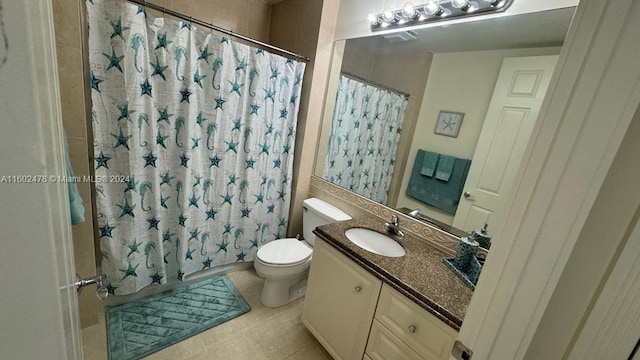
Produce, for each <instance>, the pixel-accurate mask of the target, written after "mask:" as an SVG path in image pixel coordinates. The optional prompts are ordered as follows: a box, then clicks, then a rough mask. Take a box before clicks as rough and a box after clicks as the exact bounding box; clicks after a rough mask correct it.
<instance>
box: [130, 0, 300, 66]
mask: <svg viewBox="0 0 640 360" xmlns="http://www.w3.org/2000/svg"><path fill="white" fill-rule="evenodd" d="M127 1H129V2H132V3H134V4H138V5H140V6H144V7H147V8H150V9H153V10H157V11H161V12H162V13H163V14H168V15H171V16H173V17H177V18H179V19H182V20H185V21H189V22H191V23H194V24H198V25H201V26H204V27H207V28H209V29H211V30H215V31H217V32H220V33H223V34H225V35H229V36H233V37H235V38H238V39H242V40H244V41H247V42H250V43H252V44H256V45H259V46H262V47H264V48H267V49H269V50H273V51H276V52H279V53H280V54H286V55H289V56H290V57H293V58H296V59H299V60H301V61H304V62H307V63H308V62H309V61H311V59H310V58H308V57H306V56H304V55H300V54H296V53H294V52H292V51H289V50H285V49H282V48H279V47H277V46H273V45H269V44H267V43H263V42H262V41H259V40H256V39H253V38H250V37H248V36H244V35H242V34H238V33H235V32H233V31H231V30H227V29H224V28H221V27H219V26H216V25H213V24H210V23H207V22H204V21H202V20H198V19H194V18H193V17H191V16H188V15H185V14H182V13H179V12H177V11H173V10H171V9H167V8H166V7H164V6H160V5H156V4H153V3H150V2H147V1H146V0H127Z"/></svg>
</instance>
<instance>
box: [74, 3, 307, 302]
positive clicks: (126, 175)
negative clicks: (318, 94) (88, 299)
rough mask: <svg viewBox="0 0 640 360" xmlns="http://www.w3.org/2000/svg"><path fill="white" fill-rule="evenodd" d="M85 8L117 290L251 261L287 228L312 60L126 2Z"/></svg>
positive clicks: (105, 219) (112, 286)
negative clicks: (295, 150)
mask: <svg viewBox="0 0 640 360" xmlns="http://www.w3.org/2000/svg"><path fill="white" fill-rule="evenodd" d="M87 8H88V19H89V26H90V31H89V59H90V66H91V87H92V101H93V134H94V156H95V173H96V204H97V213H98V214H97V216H98V226H99V236H100V242H101V251H102V269H103V273H104V274H106V275H107V277H108V280H107V284H108V285H107V287H108V290H109V292H110V293H111V294H117V295H121V294H127V293H132V292H135V291H137V290H139V289H141V288H143V287H146V286H148V285H151V284H154V283H155V284H163V283H165V282H167V280H168V279H178V280H182V279H183V277H184V276H186V275H188V274H191V273H194V272H196V271H199V270H204V269H208V268H211V267H214V266H218V265H223V264H229V263H233V262H237V261H250V260H253V258H254V255H255V252H256V250H257V248H258V246H260V245H261V244H264V243H266V242H268V241H271V240H274V239H276V238H279V237H282V236H284V234H285V231H286V228H287V223H288V213H289V204H290V195H291V174H292V164H293V148H294V139H295V131H296V119H297V114H298V107H299V100H298V99H299V95H300V87H301V83H302V76H303V73H304V68H305V64H303V63H298V62H296V61H293V60H290V59H286V58H283V57H281V56H277V55H274V54H270V53H268V52H266V51H264V50H261V49H256V48H252V47H249V46H246V45H242V44H239V43H236V42H234V41H232V40H230V39H228V38H225V37H221V36H217V35H214V34H211V33H209V32H208V31H203V30H201V29H198V28H196V27H195V26H192V25H191V24H189V23H187V22H181V21H176V20H172V19H163V18H154V17H153V16H151V15H150V14H147V13H145V11H144V9H143V8H140V7H138V6H135V5H131V4H129V3H126V2H119V1H113V0H88V1H87Z"/></svg>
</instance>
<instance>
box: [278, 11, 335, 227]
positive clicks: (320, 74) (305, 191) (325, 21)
mask: <svg viewBox="0 0 640 360" xmlns="http://www.w3.org/2000/svg"><path fill="white" fill-rule="evenodd" d="M339 3H340V0H324V1H323V6H322V13H321V17H320V25H319V26H320V28H319V30H318V40H317V46H316V51H315V58H314V64H313V70H312V71H309V70H308V71H307V72H306V74H305V77H307V76H313V82H312V83H311V86H310V87H309V88H308V90H307V91H309V103H308V107H307V114H306V116H305V117H302V116H300V117H299V122H298V133H297V135H296V155H295V156H296V159H295V160H294V161H295V163H296V164H295V165H296V167H294V182H293V191H292V198H291V211H290V216H289V229H288V230H287V234H288V235H289V236H293V235H296V234H302V211H301V208H302V201H304V199H306V198H308V197H309V195H310V193H309V190H310V188H311V175H312V172H313V165H314V159H315V154H316V148H317V145H318V135H319V132H320V126H321V124H322V116H323V111H324V99H325V94H326V88H327V83H328V74H329V71H330V70H331V58H332V54H333V39H334V33H335V26H336V19H337V18H338V5H339Z"/></svg>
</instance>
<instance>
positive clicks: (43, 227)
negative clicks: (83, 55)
mask: <svg viewBox="0 0 640 360" xmlns="http://www.w3.org/2000/svg"><path fill="white" fill-rule="evenodd" d="M1 5H2V6H1V9H0V10H1V11H0V21H3V26H1V28H0V35H1V36H0V48H2V50H0V114H1V115H0V119H2V131H0V154H2V156H0V204H1V205H0V206H1V207H0V229H2V240H1V241H0V242H1V243H2V251H0V274H2V276H0V289H1V290H0V324H1V326H2V335H1V336H0V358H2V359H50V360H79V359H81V358H82V348H81V339H80V326H79V321H78V305H77V298H76V291H75V286H74V283H75V271H74V270H75V269H74V262H73V252H72V243H71V224H70V220H69V217H70V216H69V206H68V202H69V197H68V195H67V191H66V184H64V183H61V182H60V181H58V180H59V179H60V177H59V176H62V175H63V174H66V172H65V164H64V157H63V150H62V149H63V147H62V139H63V137H62V118H61V115H60V96H59V93H58V78H57V62H56V56H55V44H54V32H53V31H54V29H53V13H52V6H53V2H52V1H51V0H29V1H2V4H1ZM78 71H81V69H78Z"/></svg>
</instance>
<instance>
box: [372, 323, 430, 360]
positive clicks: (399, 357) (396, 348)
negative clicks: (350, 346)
mask: <svg viewBox="0 0 640 360" xmlns="http://www.w3.org/2000/svg"><path fill="white" fill-rule="evenodd" d="M367 356H368V357H369V358H370V359H371V360H424V359H422V358H421V357H420V356H419V355H418V354H417V353H416V352H415V351H413V350H411V349H410V348H409V347H408V346H407V345H406V344H405V343H403V342H402V341H400V339H398V337H397V336H395V335H393V334H392V333H391V332H390V331H389V330H387V329H386V328H385V327H384V326H382V325H380V323H379V322H378V321H376V320H374V321H373V326H372V327H371V333H370V334H369V342H368V343H367V350H366V354H365V359H367Z"/></svg>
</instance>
